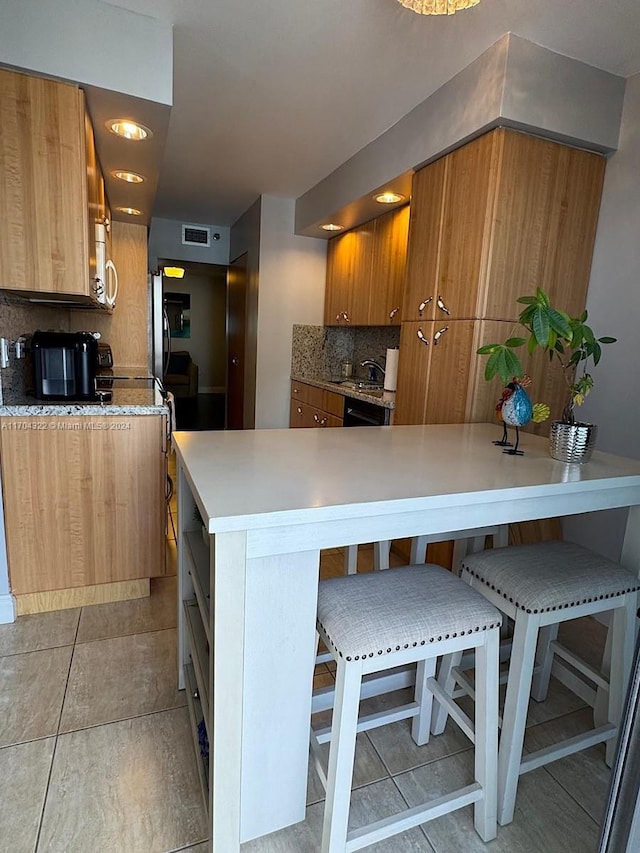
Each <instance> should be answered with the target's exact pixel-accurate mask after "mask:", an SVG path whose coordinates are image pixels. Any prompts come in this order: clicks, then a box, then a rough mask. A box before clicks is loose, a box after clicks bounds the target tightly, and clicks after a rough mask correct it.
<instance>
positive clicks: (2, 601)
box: [0, 593, 17, 625]
mask: <svg viewBox="0 0 640 853" xmlns="http://www.w3.org/2000/svg"><path fill="white" fill-rule="evenodd" d="M16 615H17V614H16V605H15V601H14V598H13V596H12V595H11V593H6V594H5V595H0V625H7V624H8V623H9V622H15V621H16Z"/></svg>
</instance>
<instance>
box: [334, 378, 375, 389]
mask: <svg viewBox="0 0 640 853" xmlns="http://www.w3.org/2000/svg"><path fill="white" fill-rule="evenodd" d="M340 384H341V385H344V387H345V388H352V389H353V390H354V391H382V390H383V387H382V384H381V383H380V382H367V381H366V380H364V379H363V380H357V379H345V380H344V382H341V383H340Z"/></svg>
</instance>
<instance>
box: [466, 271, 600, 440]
mask: <svg viewBox="0 0 640 853" xmlns="http://www.w3.org/2000/svg"><path fill="white" fill-rule="evenodd" d="M518 302H519V303H521V304H522V305H524V306H525V307H524V309H523V310H522V312H521V313H520V316H519V317H518V321H519V323H520V325H521V326H523V328H524V329H526V330H527V332H528V333H529V336H528V337H526V338H524V337H513V338H508V339H507V340H506V341H505V342H504V343H502V344H485V345H484V346H482V347H480V348H479V349H478V350H477V352H478V354H479V355H488V356H489V358H488V360H487V364H486V367H485V371H484V377H485V379H492V378H493V377H494V376H496V375H497V376H499V377H500V378H501V379H502V381H503V382H504V383H505V385H506V384H507V383H508V382H511V380H512V379H513V377H514V376H515V377H522V376H523V374H524V371H523V368H522V362H521V361H520V358H519V357H518V354H517V353H516V352H515V350H517V349H518V348H519V347H522V346H524V345H525V344H526V345H527V349H528V351H529V353H530V354H533V353H534V352H535V351H536V350H538V349H540V350H542V351H543V352H546V353H548V355H549V360H550V362H554V361H555V362H557V363H558V364H559V365H560V367H561V369H562V375H563V376H564V379H565V382H566V384H567V388H568V401H567V404H566V405H565V407H564V410H563V412H562V418H561V420H562V422H563V423H567V424H573V423H575V416H574V407H575V406H581V405H582V404H583V403H584V400H585V398H586V397H587V395H588V394H589V392H590V391H591V389H592V388H593V377H592V375H591V374H590V373H589V362H590V361H591V362H593V365H594V366H595V365H597V364H598V362H599V361H600V358H601V356H602V345H603V344H613V343H615V341H616V338H611V337H606V336H605V337H601V338H596V336H595V334H594V332H593V329H592V328H591V327H590V326H588V325H587V319H588V314H587V312H586V311H583V312H582V314H581V315H580V316H579V317H570V316H569V315H568V314H567V313H565V312H564V311H561V310H560V309H558V308H554V307H553V306H552V305H551V301H550V299H549V296H548V294H547V293H545V291H544V290H541V289H540V288H538V289H537V290H536V295H535V296H521V297H520V298H519V299H518Z"/></svg>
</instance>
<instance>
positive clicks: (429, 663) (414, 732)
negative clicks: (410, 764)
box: [411, 658, 436, 746]
mask: <svg viewBox="0 0 640 853" xmlns="http://www.w3.org/2000/svg"><path fill="white" fill-rule="evenodd" d="M435 671H436V659H435V658H427V660H420V661H418V665H417V667H416V690H415V701H416V702H417V703H418V705H419V706H420V711H419V713H418V715H417V716H415V717H414V718H413V720H412V722H411V737H412V738H413V740H414V741H415V743H417V744H418V746H424V745H425V743H429V726H430V724H431V708H432V707H433V693H432V692H431V691H430V690H429V688H428V687H427V680H428V679H429V678H433V676H434V675H435Z"/></svg>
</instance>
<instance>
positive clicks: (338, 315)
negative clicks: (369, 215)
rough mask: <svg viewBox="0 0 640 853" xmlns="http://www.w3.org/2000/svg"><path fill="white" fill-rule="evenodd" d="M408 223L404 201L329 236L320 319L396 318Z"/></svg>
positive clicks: (356, 322) (331, 322)
mask: <svg viewBox="0 0 640 853" xmlns="http://www.w3.org/2000/svg"><path fill="white" fill-rule="evenodd" d="M408 226H409V208H408V206H405V207H402V208H399V209H397V210H392V211H390V212H389V213H386V214H384V215H383V216H379V217H378V218H377V219H373V220H371V222H366V223H365V224H364V225H361V226H359V227H358V228H354V229H353V230H352V231H348V232H347V233H346V234H342V235H340V236H339V237H334V238H333V239H332V240H330V242H329V246H328V247H327V286H326V295H325V325H327V326H336V325H337V326H340V325H352V326H388V325H398V324H399V323H400V319H401V307H402V291H403V286H404V272H405V261H406V252H407V232H408Z"/></svg>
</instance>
